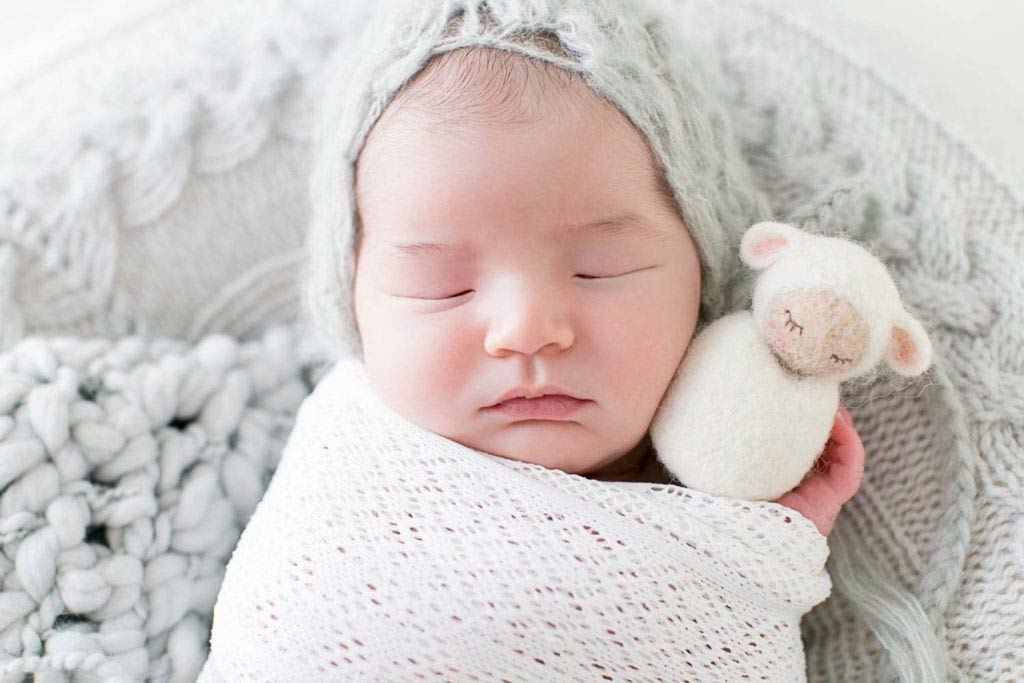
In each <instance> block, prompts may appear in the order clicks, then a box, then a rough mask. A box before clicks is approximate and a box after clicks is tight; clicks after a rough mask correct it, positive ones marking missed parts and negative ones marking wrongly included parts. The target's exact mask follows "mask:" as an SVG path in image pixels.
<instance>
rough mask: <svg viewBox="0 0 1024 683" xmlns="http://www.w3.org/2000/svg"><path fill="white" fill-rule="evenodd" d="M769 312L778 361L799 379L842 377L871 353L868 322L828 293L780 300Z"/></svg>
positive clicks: (804, 292)
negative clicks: (866, 354)
mask: <svg viewBox="0 0 1024 683" xmlns="http://www.w3.org/2000/svg"><path fill="white" fill-rule="evenodd" d="M768 309H769V310H768V314H767V316H766V317H765V337H766V339H767V341H768V344H769V346H770V347H771V350H772V353H773V354H774V355H775V358H776V359H777V360H778V361H779V363H780V364H781V365H782V366H783V367H784V368H785V369H786V370H788V371H789V372H792V373H793V374H795V375H799V376H801V377H824V376H829V375H839V374H842V373H844V372H846V370H847V369H849V368H850V367H851V366H855V365H858V364H859V363H860V361H861V359H862V358H863V357H864V353H865V351H867V346H868V333H869V329H868V324H867V321H865V320H864V317H863V316H862V315H861V314H860V313H858V312H857V309H856V308H854V307H853V304H851V303H850V302H849V301H847V300H846V299H844V298H842V297H840V296H837V295H835V294H833V293H832V292H830V291H828V290H824V289H809V290H794V291H789V292H784V293H782V294H776V295H775V296H774V297H772V299H771V301H770V302H768Z"/></svg>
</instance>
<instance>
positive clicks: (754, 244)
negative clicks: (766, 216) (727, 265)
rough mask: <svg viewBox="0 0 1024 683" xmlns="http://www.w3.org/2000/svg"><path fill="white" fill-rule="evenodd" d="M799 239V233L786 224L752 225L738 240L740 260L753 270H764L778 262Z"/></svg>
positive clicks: (763, 222) (770, 222)
mask: <svg viewBox="0 0 1024 683" xmlns="http://www.w3.org/2000/svg"><path fill="white" fill-rule="evenodd" d="M799 239H800V231H799V230H797V229H796V228H794V227H793V226H792V225H788V224H786V223H776V222H774V221H761V222H760V223H754V224H753V225H752V226H750V227H749V228H747V231H746V232H745V233H743V239H742V240H740V258H741V259H743V262H744V263H746V264H747V265H748V266H750V267H751V268H753V269H754V270H764V269H765V268H767V267H768V266H770V265H772V264H773V263H775V262H776V261H778V260H779V257H780V256H782V255H783V254H784V253H786V251H788V250H789V249H790V247H792V246H793V245H794V244H796V242H797V240H799Z"/></svg>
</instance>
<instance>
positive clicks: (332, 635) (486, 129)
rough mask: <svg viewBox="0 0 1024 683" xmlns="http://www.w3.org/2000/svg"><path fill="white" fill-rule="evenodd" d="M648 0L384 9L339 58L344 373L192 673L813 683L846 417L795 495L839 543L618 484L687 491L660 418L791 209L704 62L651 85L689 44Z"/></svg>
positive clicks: (325, 283) (247, 533)
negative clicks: (658, 61) (754, 254)
mask: <svg viewBox="0 0 1024 683" xmlns="http://www.w3.org/2000/svg"><path fill="white" fill-rule="evenodd" d="M635 1H636V0H629V6H628V7H627V6H626V5H625V2H626V0H617V1H615V2H613V1H612V0H603V1H602V0H588V2H587V3H574V2H558V1H555V0H552V1H551V2H548V3H544V2H541V1H540V0H530V2H516V1H515V0H505V1H503V2H498V1H497V0H495V1H492V2H483V1H480V2H472V1H469V2H461V3H450V2H442V1H441V0H416V1H415V2H404V3H403V4H401V5H391V4H388V5H387V7H388V8H390V11H391V12H392V13H391V14H388V13H387V12H384V13H383V14H381V15H380V17H381V18H380V19H379V20H378V21H380V22H383V23H378V24H375V25H371V26H370V27H369V28H367V29H366V31H365V32H364V34H363V40H364V41H366V42H363V43H361V44H355V45H354V47H352V48H351V51H350V53H349V54H350V55H353V57H351V61H349V62H345V63H344V64H345V66H344V67H343V68H342V67H336V69H337V75H338V78H339V80H338V83H337V84H336V85H337V90H336V91H335V90H331V89H329V90H328V91H327V92H328V102H327V104H326V106H325V108H324V114H323V115H322V118H321V123H322V125H323V126H325V128H324V129H322V130H321V133H320V137H319V141H320V144H321V145H323V146H322V147H321V148H320V149H318V150H317V154H318V160H317V161H318V163H317V166H316V168H315V169H314V174H313V182H312V185H311V199H312V202H313V218H312V222H311V232H310V258H311V263H310V272H309V280H308V282H307V283H306V287H305V289H304V294H305V303H306V305H307V307H308V308H307V310H308V312H309V313H310V314H311V317H312V321H313V322H314V323H315V325H316V326H317V328H318V329H320V330H321V331H322V332H323V333H324V336H325V337H326V339H327V340H328V341H329V342H330V343H331V344H332V345H333V347H334V348H335V350H336V351H338V353H339V356H345V358H341V359H339V362H338V363H337V364H336V365H335V367H334V368H333V369H332V370H331V372H330V373H329V374H328V375H327V376H325V377H324V378H323V379H322V380H321V381H320V383H319V384H318V385H317V388H316V390H315V391H314V392H313V394H312V395H311V396H310V397H309V398H308V399H307V400H306V402H305V403H304V404H303V406H302V409H300V411H299V414H298V416H297V421H296V426H295V429H294V431H293V433H292V435H291V436H290V438H289V441H288V444H287V446H286V448H285V452H284V454H283V456H282V460H281V464H280V465H279V467H278V469H277V471H276V472H275V474H274V478H273V480H272V482H271V483H270V485H269V486H268V489H267V491H266V494H265V496H264V498H263V499H262V500H261V502H260V505H259V507H258V508H257V510H256V511H255V513H254V515H253V517H252V519H251V520H250V521H249V523H248V524H247V526H246V528H245V530H244V533H243V535H242V538H241V539H240V540H239V543H238V546H237V547H236V549H235V551H234V553H233V555H232V559H231V562H230V563H229V565H228V568H227V571H226V575H225V579H224V582H223V585H222V588H221V592H220V594H219V595H218V598H217V605H216V608H215V611H214V621H213V636H212V638H211V656H210V658H209V660H208V662H207V664H206V666H205V668H204V672H203V676H202V677H201V678H200V680H201V681H220V680H255V679H260V680H263V679H266V678H267V674H268V673H273V674H274V676H276V677H275V678H273V680H309V678H310V677H314V678H318V679H328V680H331V679H332V678H331V675H333V676H334V677H335V678H337V679H338V680H414V676H415V679H417V680H419V679H421V678H426V677H427V676H428V675H429V677H431V679H434V678H437V679H439V680H440V679H442V678H443V679H444V680H470V679H472V680H593V678H594V676H595V672H598V670H599V669H606V668H607V669H608V670H609V671H613V672H615V673H617V676H616V677H614V679H615V680H637V679H636V678H632V679H630V678H629V677H630V676H633V673H632V672H637V671H639V672H641V675H646V676H648V678H645V679H642V680H653V678H654V676H655V675H660V674H658V673H657V672H661V674H664V675H665V676H667V678H663V680H682V679H683V678H685V679H686V680H695V679H696V678H695V676H694V675H692V674H697V675H698V676H699V675H703V676H705V677H706V676H707V675H708V674H709V672H710V673H711V674H714V675H715V679H716V680H722V679H723V678H722V676H721V675H719V674H724V672H725V671H728V672H729V673H728V675H729V676H732V675H735V676H736V677H737V678H738V677H739V675H740V673H741V672H742V673H743V675H745V676H751V677H752V676H753V675H754V674H759V675H768V676H772V675H774V676H775V678H774V679H773V680H799V676H800V675H801V674H802V673H803V664H804V663H803V652H802V648H801V647H800V637H799V618H800V615H802V614H803V613H804V612H806V611H807V610H809V609H810V608H811V607H812V606H813V605H815V604H817V603H818V602H820V601H821V600H823V599H824V598H825V597H826V596H827V595H828V591H829V589H830V583H829V581H828V575H827V572H825V570H824V562H825V558H826V556H827V551H828V548H827V544H826V543H825V539H824V538H823V537H822V535H824V534H828V533H829V531H830V529H831V526H832V523H833V521H834V519H835V516H836V514H837V513H838V512H839V509H840V506H841V505H842V504H843V503H844V502H845V501H846V500H848V499H849V498H850V497H851V496H852V495H853V493H854V492H855V491H856V489H857V487H858V485H859V482H860V468H861V466H862V459H863V449H862V448H861V447H860V443H859V440H858V438H857V435H856V432H855V431H854V429H853V427H852V425H851V424H850V419H849V415H848V413H846V411H845V410H840V414H839V415H838V416H837V419H836V422H835V426H834V429H833V433H832V439H831V441H830V443H829V446H828V447H827V448H826V451H825V453H824V454H823V457H822V458H821V463H822V465H821V466H820V467H819V468H817V469H816V471H814V472H812V473H811V475H810V476H809V477H808V478H806V479H805V481H804V482H802V483H801V485H800V486H798V487H797V488H796V489H794V490H793V491H791V492H790V493H788V494H786V495H785V496H783V497H782V498H781V499H779V501H777V502H778V503H780V504H782V505H783V506H788V507H790V508H793V509H795V510H797V511H799V512H800V513H801V514H803V515H804V516H805V517H807V518H808V519H810V520H811V521H812V522H813V523H814V527H816V528H817V529H818V531H820V532H821V533H820V534H817V533H815V531H814V528H812V525H811V524H808V523H807V522H806V521H802V520H796V519H793V517H794V516H793V515H788V514H786V511H785V510H784V509H780V506H779V505H773V504H771V503H764V502H759V503H751V504H750V505H746V504H745V502H744V501H730V500H726V499H717V498H714V497H707V496H702V495H697V494H695V493H692V492H689V491H687V490H686V489H684V488H682V487H673V486H642V485H638V486H632V485H631V486H628V487H627V486H622V485H618V484H617V483H612V482H637V483H640V484H642V483H654V484H659V483H660V484H670V483H671V477H670V475H669V474H668V473H667V472H666V471H664V470H663V469H662V467H661V465H660V463H659V461H658V460H657V458H656V457H655V454H654V452H653V450H652V448H651V441H650V438H649V436H648V433H647V432H648V428H649V426H650V424H651V421H652V418H653V416H654V415H655V413H656V411H657V409H658V405H659V402H660V401H661V400H662V397H663V395H664V394H665V392H666V389H667V388H668V385H669V383H670V381H671V379H672V378H673V376H674V374H675V372H676V370H677V368H678V367H679V364H680V362H681V360H682V358H683V356H684V354H685V353H686V350H687V348H688V346H689V344H690V341H691V339H692V338H693V336H694V333H695V331H696V330H697V328H698V326H699V325H700V324H701V322H704V321H708V320H711V319H714V318H715V317H716V316H717V315H720V314H722V313H723V312H724V311H725V310H727V309H728V307H729V304H730V303H732V299H733V298H734V297H732V296H729V295H728V292H727V291H726V290H727V284H728V282H729V281H730V280H731V279H733V278H734V277H735V275H736V273H737V272H739V269H738V268H737V267H736V264H734V263H731V260H735V251H736V247H737V244H738V235H739V233H740V232H741V231H742V230H744V229H745V228H746V227H748V226H749V225H750V224H752V223H753V222H755V221H756V220H758V219H759V218H767V217H768V216H766V215H765V210H764V207H763V204H762V201H761V200H759V199H758V198H757V195H756V193H755V192H754V190H753V188H752V185H751V184H750V183H749V178H747V177H746V176H744V175H743V171H742V170H741V167H740V166H739V165H738V163H739V162H738V161H737V158H736V156H735V153H736V150H735V149H734V148H732V147H730V146H729V145H730V144H731V143H730V142H729V141H728V139H727V138H726V136H725V131H726V129H725V128H724V127H723V124H722V119H720V118H714V117H709V116H708V115H707V113H706V111H705V107H710V104H709V100H708V99H707V95H706V93H704V92H702V91H701V90H700V89H699V88H696V87H695V86H693V84H692V83H689V82H687V81H685V76H686V74H687V73H688V71H687V69H686V67H682V66H680V64H674V65H673V69H674V70H675V72H676V74H677V75H678V76H679V77H680V80H673V79H668V77H667V76H665V73H666V72H663V70H662V69H661V67H657V68H655V67H654V66H651V64H653V62H651V61H648V66H649V68H648V69H647V70H646V71H644V70H643V69H638V68H636V62H635V61H633V60H636V59H638V56H637V55H636V54H630V52H631V51H632V52H640V53H643V56H642V57H639V59H640V61H641V63H642V62H643V60H645V59H646V60H652V59H653V57H652V53H647V52H645V50H647V49H650V50H652V51H654V48H655V46H657V48H658V50H663V51H666V50H667V49H666V48H665V46H664V45H661V44H659V43H658V41H659V40H660V36H658V35H657V34H656V33H654V32H650V33H649V32H648V26H650V25H653V24H649V23H647V22H645V21H643V15H640V14H639V5H636V6H634V5H633V2H635ZM381 6H382V7H384V6H385V5H383V4H382V5H381ZM460 6H464V9H465V10H466V11H465V12H462V11H455V12H454V13H453V14H452V15H451V16H450V17H449V16H447V11H448V10H449V9H452V8H453V7H454V8H456V9H457V8H458V7H460ZM627 10H628V11H627ZM489 11H493V12H495V14H496V16H490V14H489ZM545 12H548V14H546V15H545V14H544V13H545ZM588 12H593V15H592V16H587V17H583V18H581V17H579V16H578V15H579V14H580V13H584V14H585V13H588ZM619 12H621V13H623V16H624V17H627V18H625V19H618V18H615V17H618V16H619V14H618V13H619ZM532 13H536V14H532ZM541 15H544V16H541ZM599 17H605V18H608V17H612V19H611V23H610V24H608V25H607V26H605V27H604V28H601V29H600V30H596V29H595V30H592V31H591V32H590V33H589V34H588V35H585V36H579V35H575V34H574V30H575V29H578V28H579V27H586V26H588V25H589V26H590V27H591V29H594V27H595V26H596V24H595V23H594V21H595V19H596V18H599ZM634 19H635V20H634ZM577 20H578V21H577ZM462 22H465V23H462ZM481 22H483V23H484V24H487V23H488V22H493V24H494V31H493V32H491V31H489V30H484V31H482V32H481V30H480V28H481V25H482V24H481ZM503 22H505V23H506V24H508V25H512V24H515V25H517V26H537V25H540V26H549V27H550V26H560V27H562V30H563V34H562V38H559V36H558V35H555V34H554V33H552V32H551V31H549V30H545V29H536V30H535V29H530V30H520V31H515V32H512V31H505V30H504V29H503V28H502V26H503ZM394 25H401V27H402V28H401V29H400V30H399V29H396V28H394ZM617 31H618V32H621V33H622V35H618V43H616V42H615V41H612V42H610V43H609V44H608V45H604V46H603V47H604V49H605V50H606V51H605V52H603V53H599V54H598V52H597V48H596V47H595V46H596V45H599V44H602V42H603V41H606V39H608V37H609V36H616V35H617V34H616V32H617ZM513 34H514V35H513ZM460 36H461V38H460ZM481 37H483V39H481ZM445 38H449V39H450V41H449V42H448V43H447V47H448V48H450V49H444V50H439V51H437V53H436V54H434V53H431V52H430V50H431V48H432V45H433V44H434V43H436V42H438V41H441V40H444V39H445ZM462 38H464V40H462ZM510 40H512V41H513V42H514V43H515V46H516V49H498V48H496V47H494V43H502V42H503V43H504V44H505V45H506V47H507V46H508V45H510V44H511V43H510V42H509V41H510ZM460 41H461V43H460ZM572 42H578V43H580V44H581V45H589V46H590V49H591V52H590V53H589V55H590V62H588V63H593V64H595V65H596V66H595V67H594V70H593V71H592V72H586V71H585V70H580V68H578V67H579V64H578V63H576V62H575V61H574V58H573V51H572V50H570V49H569V47H568V45H567V43H572ZM672 54H674V53H671V52H668V51H666V52H665V53H664V55H663V56H665V55H668V56H669V57H670V56H671V55H672ZM602 74H603V76H602ZM605 77H607V78H605ZM602 78H604V80H602ZM665 79H668V80H665ZM602 84H603V85H604V87H603V88H600V86H601V85H602ZM599 90H602V91H603V93H602V92H599ZM609 93H611V94H612V95H613V96H614V99H615V103H614V104H613V102H612V101H611V100H609V98H608V96H607V95H608V94H609ZM644 96H647V97H653V98H655V99H657V98H659V97H660V98H661V101H662V103H663V104H664V102H665V101H666V100H668V99H669V98H672V99H671V101H672V102H674V103H675V104H674V105H672V106H670V107H668V108H664V107H663V108H659V107H658V106H653V105H652V106H647V107H644V106H635V105H636V103H637V102H639V101H640V99H641V98H642V97H644ZM332 97H333V98H337V99H336V100H334V101H330V98H332ZM684 105H685V106H690V107H691V108H692V110H691V111H688V112H687V115H688V116H690V118H691V119H692V120H688V121H685V122H684V121H681V120H680V121H677V120H676V117H678V116H682V110H680V109H678V107H683V106H684ZM673 108H675V109H673ZM629 114H631V115H629ZM684 123H685V124H686V125H683V124H684ZM371 389H372V391H371ZM396 416H397V417H399V418H402V419H400V420H399V419H396ZM438 436H440V437H444V438H438ZM481 453H483V454H489V455H486V456H483V455H481ZM490 456H497V457H490ZM499 461H500V462H499ZM596 480H601V481H603V482H609V483H608V484H604V483H601V481H596ZM794 522H802V523H794ZM754 622H756V625H755V624H754ZM580 667H583V668H580ZM569 671H572V672H573V673H574V675H576V676H581V678H572V677H571V676H570V675H569V674H568V673H567V672H569ZM584 671H585V673H584ZM342 672H362V673H361V674H356V673H345V674H343V673H342ZM472 672H475V673H472ZM403 673H404V674H405V676H404V677H403ZM598 675H599V674H598ZM681 675H682V678H681V677H680V676H681ZM282 676H283V677H282ZM338 677H340V678H338ZM605 677H606V678H612V676H611V675H610V673H609V675H608V676H605ZM700 680H705V678H700Z"/></svg>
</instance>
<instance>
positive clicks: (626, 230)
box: [386, 213, 665, 258]
mask: <svg viewBox="0 0 1024 683" xmlns="http://www.w3.org/2000/svg"><path fill="white" fill-rule="evenodd" d="M554 235H555V238H556V239H558V240H559V241H561V242H563V243H564V242H568V241H571V240H575V239H579V238H581V237H602V238H607V237H635V238H639V239H657V238H660V237H664V236H665V230H664V229H663V228H661V227H659V226H657V225H655V224H654V223H651V222H649V221H647V220H644V219H643V218H641V217H640V216H637V215H636V214H632V213H625V214H621V215H619V216H612V217H609V218H602V219H600V220H596V221H590V222H587V223H569V224H567V225H562V226H560V227H558V228H556V229H555V231H554ZM386 244H387V246H388V247H389V251H390V252H391V253H392V254H394V255H396V256H401V257H406V258H417V257H443V258H452V257H468V256H472V255H473V251H474V250H473V246H472V244H471V243H470V242H466V241H462V242H395V241H391V240H389V241H388V242H387V243H386Z"/></svg>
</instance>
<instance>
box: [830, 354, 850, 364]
mask: <svg viewBox="0 0 1024 683" xmlns="http://www.w3.org/2000/svg"><path fill="white" fill-rule="evenodd" d="M832 359H833V360H835V362H837V363H852V362H853V359H852V358H840V357H839V356H837V355H836V354H834V353H833V354H832Z"/></svg>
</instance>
